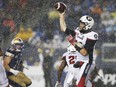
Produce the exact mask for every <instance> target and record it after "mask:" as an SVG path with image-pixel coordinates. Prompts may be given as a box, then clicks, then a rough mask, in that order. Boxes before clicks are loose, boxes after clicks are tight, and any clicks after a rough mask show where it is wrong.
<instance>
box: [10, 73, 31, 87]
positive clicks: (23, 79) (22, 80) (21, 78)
mask: <svg viewBox="0 0 116 87" xmlns="http://www.w3.org/2000/svg"><path fill="white" fill-rule="evenodd" d="M8 79H9V80H11V81H13V82H15V83H17V84H18V85H20V86H22V87H27V86H29V85H31V83H32V82H31V80H30V79H29V78H28V77H27V76H26V75H25V74H24V73H23V72H19V73H18V74H17V75H16V76H15V75H10V76H8Z"/></svg>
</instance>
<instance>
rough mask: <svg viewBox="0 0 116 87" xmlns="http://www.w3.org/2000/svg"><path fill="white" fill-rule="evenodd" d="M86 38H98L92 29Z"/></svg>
mask: <svg viewBox="0 0 116 87" xmlns="http://www.w3.org/2000/svg"><path fill="white" fill-rule="evenodd" d="M87 38H89V39H92V40H98V34H97V33H96V32H94V31H91V32H90V33H87Z"/></svg>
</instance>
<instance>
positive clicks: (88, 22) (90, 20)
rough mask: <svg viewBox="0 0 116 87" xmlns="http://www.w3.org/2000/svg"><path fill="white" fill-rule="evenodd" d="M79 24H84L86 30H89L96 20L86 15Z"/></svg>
mask: <svg viewBox="0 0 116 87" xmlns="http://www.w3.org/2000/svg"><path fill="white" fill-rule="evenodd" d="M79 22H82V23H84V24H85V28H84V30H89V29H91V28H92V27H93V25H94V19H93V18H92V17H90V16H88V15H84V16H82V17H81V18H80V20H79Z"/></svg>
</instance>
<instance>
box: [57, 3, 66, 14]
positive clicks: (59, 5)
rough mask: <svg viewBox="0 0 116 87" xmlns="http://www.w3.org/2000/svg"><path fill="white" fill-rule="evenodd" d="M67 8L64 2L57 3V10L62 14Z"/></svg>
mask: <svg viewBox="0 0 116 87" xmlns="http://www.w3.org/2000/svg"><path fill="white" fill-rule="evenodd" d="M66 8H67V6H66V4H64V3H63V2H57V3H56V4H55V9H56V10H57V11H59V12H60V13H63V12H64V11H65V10H66Z"/></svg>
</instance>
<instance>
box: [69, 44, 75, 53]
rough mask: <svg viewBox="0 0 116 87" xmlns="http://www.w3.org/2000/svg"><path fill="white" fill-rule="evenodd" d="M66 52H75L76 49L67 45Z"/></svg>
mask: <svg viewBox="0 0 116 87" xmlns="http://www.w3.org/2000/svg"><path fill="white" fill-rule="evenodd" d="M67 51H68V52H75V51H76V49H75V47H74V46H73V45H72V44H69V46H68V47H67Z"/></svg>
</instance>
